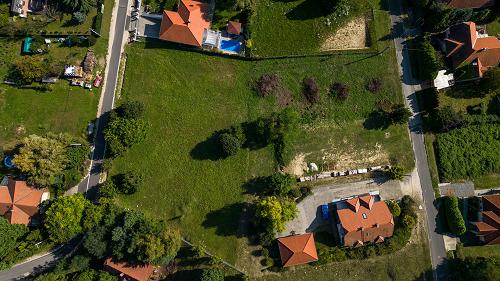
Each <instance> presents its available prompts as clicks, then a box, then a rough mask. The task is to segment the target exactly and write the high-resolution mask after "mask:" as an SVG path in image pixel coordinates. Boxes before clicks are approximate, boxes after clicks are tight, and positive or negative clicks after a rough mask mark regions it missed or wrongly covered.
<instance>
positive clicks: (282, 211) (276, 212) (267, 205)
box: [255, 196, 298, 233]
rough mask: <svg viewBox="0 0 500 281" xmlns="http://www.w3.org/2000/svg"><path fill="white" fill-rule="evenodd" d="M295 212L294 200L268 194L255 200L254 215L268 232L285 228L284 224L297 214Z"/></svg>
mask: <svg viewBox="0 0 500 281" xmlns="http://www.w3.org/2000/svg"><path fill="white" fill-rule="evenodd" d="M297 212H298V211H297V206H296V204H295V202H293V201H291V200H288V199H283V198H277V197H275V196H268V197H265V198H262V199H260V200H259V201H258V202H257V207H256V211H255V217H256V220H257V222H259V223H260V224H261V225H262V226H264V228H265V229H268V230H269V232H270V233H272V232H281V231H283V230H284V229H285V224H286V223H287V222H288V221H290V220H292V219H294V218H295V217H296V216H297Z"/></svg>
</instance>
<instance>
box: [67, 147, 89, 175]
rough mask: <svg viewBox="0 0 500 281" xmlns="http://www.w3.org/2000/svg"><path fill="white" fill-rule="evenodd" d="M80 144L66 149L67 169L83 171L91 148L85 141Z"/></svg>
mask: <svg viewBox="0 0 500 281" xmlns="http://www.w3.org/2000/svg"><path fill="white" fill-rule="evenodd" d="M79 143H80V145H72V146H68V147H67V148H66V151H65V155H66V159H67V162H66V167H65V168H66V169H76V170H78V171H83V168H84V167H85V165H84V163H85V160H87V159H88V157H89V154H90V146H89V144H88V143H87V142H85V141H83V140H81V141H79Z"/></svg>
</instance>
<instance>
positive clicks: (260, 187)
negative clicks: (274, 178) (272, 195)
mask: <svg viewBox="0 0 500 281" xmlns="http://www.w3.org/2000/svg"><path fill="white" fill-rule="evenodd" d="M268 185H269V180H268V177H263V176H259V177H254V178H251V179H249V180H248V181H247V182H245V183H244V184H243V188H244V189H245V194H252V195H258V194H263V193H264V192H265V191H266V190H265V189H266V187H267V186H268Z"/></svg>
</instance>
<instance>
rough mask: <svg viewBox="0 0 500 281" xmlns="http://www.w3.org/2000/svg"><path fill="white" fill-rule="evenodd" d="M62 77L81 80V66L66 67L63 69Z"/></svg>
mask: <svg viewBox="0 0 500 281" xmlns="http://www.w3.org/2000/svg"><path fill="white" fill-rule="evenodd" d="M64 76H65V77H68V78H81V77H83V69H82V67H81V66H76V65H66V67H64Z"/></svg>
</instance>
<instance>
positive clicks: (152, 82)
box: [113, 17, 413, 261]
mask: <svg viewBox="0 0 500 281" xmlns="http://www.w3.org/2000/svg"><path fill="white" fill-rule="evenodd" d="M383 23H385V24H384V25H382V26H383V27H385V28H386V30H388V19H387V17H385V21H384V22H383ZM387 45H388V46H389V42H387ZM127 53H128V59H127V69H126V72H125V84H124V87H123V90H122V96H123V97H124V98H125V99H132V100H141V101H143V102H144V103H145V105H146V119H147V121H148V122H149V126H150V129H149V133H148V136H147V138H146V140H145V141H144V143H142V144H140V145H137V146H136V147H133V148H132V149H131V150H129V151H128V152H127V153H126V154H125V155H124V156H123V157H121V158H118V159H116V161H114V171H113V172H114V173H123V172H127V171H130V170H137V171H141V172H142V173H143V174H144V179H145V180H144V183H143V185H142V188H141V189H140V190H139V191H138V193H136V194H134V195H132V196H121V197H119V198H118V200H119V202H120V203H121V204H122V205H124V206H126V207H129V208H139V209H142V210H143V211H145V212H146V213H148V214H149V215H152V216H157V217H161V218H164V219H167V220H170V221H172V222H173V223H175V224H177V225H178V226H180V228H181V230H182V232H183V234H184V235H185V236H187V237H188V238H190V239H191V240H193V241H194V242H202V243H204V244H206V246H207V247H208V248H209V250H210V251H213V252H215V253H217V254H218V255H220V256H222V257H224V258H226V259H228V260H230V261H235V260H236V258H237V252H236V248H237V246H238V245H237V244H238V241H237V236H238V219H239V217H240V215H241V209H242V204H241V202H242V201H243V200H244V194H245V193H246V192H247V189H246V188H245V187H244V183H245V182H247V181H248V180H249V179H251V178H252V177H254V176H258V175H268V174H271V173H272V172H273V171H274V169H275V167H276V164H275V162H274V159H273V155H272V151H271V149H270V148H264V149H260V150H253V151H249V150H243V151H240V153H239V154H238V155H236V156H234V157H231V158H228V159H224V160H216V159H214V155H213V145H212V144H211V143H210V141H208V142H207V138H209V137H210V136H211V134H212V133H213V132H214V131H216V130H219V129H224V128H227V127H229V126H231V125H235V124H240V123H241V122H244V121H249V120H254V119H256V118H257V117H260V116H265V115H267V114H269V113H270V112H272V111H276V110H278V108H277V106H276V104H275V102H276V100H274V99H273V98H272V97H269V98H266V99H260V98H258V97H257V96H256V94H255V92H254V91H253V89H252V88H253V85H254V83H255V82H254V81H255V80H256V79H257V78H258V77H260V76H261V75H262V74H264V73H277V74H278V75H279V76H280V77H281V79H282V85H283V86H285V87H286V88H287V89H289V90H290V92H291V96H292V100H291V101H290V104H291V106H293V107H296V108H298V109H300V110H302V112H315V113H318V114H319V115H321V116H323V118H322V119H321V120H323V121H322V122H312V123H310V124H309V125H308V126H305V127H304V128H303V133H302V134H301V135H302V136H301V138H300V142H299V144H298V145H297V146H296V147H295V151H296V152H297V153H300V152H304V153H305V152H307V153H309V152H313V155H312V156H311V157H313V158H315V159H319V157H320V156H321V150H322V149H324V152H329V151H331V150H332V149H336V148H339V149H340V148H342V150H343V151H344V153H345V154H348V153H350V152H351V153H353V154H355V153H358V152H359V151H361V150H363V149H367V148H373V147H375V146H380V149H381V151H382V152H383V154H384V155H387V156H388V158H392V159H397V160H398V161H401V162H402V164H403V165H405V166H407V167H410V166H412V165H413V163H412V160H411V157H410V156H409V155H411V147H410V144H409V140H408V137H407V133H406V132H407V131H406V127H405V126H396V127H393V128H390V129H389V130H379V129H366V128H365V127H364V126H363V120H364V119H365V118H366V117H368V115H369V114H370V113H371V112H372V111H373V110H374V108H375V103H376V101H377V100H380V99H382V98H386V99H388V100H391V101H393V102H394V103H399V102H401V92H400V85H399V83H398V80H397V73H396V69H397V68H396V67H395V58H394V51H393V49H388V50H387V51H386V52H383V53H381V54H380V55H377V56H373V55H371V56H370V55H366V54H340V55H336V56H332V57H307V58H297V59H281V60H265V61H252V62H251V61H242V60H238V59H227V58H221V57H219V56H210V55H207V54H200V53H196V52H187V51H179V50H175V49H171V48H169V45H168V44H166V43H160V42H154V43H153V42H147V43H137V44H134V45H132V46H129V49H128V51H127ZM305 77H315V79H316V81H317V83H318V86H319V89H320V93H321V102H320V104H318V105H316V106H314V107H307V104H306V102H305V100H304V98H303V97H302V94H301V91H302V79H303V78H305ZM375 77H377V78H380V79H381V80H382V81H383V83H384V86H383V89H382V91H381V92H380V93H378V94H372V93H370V92H369V91H368V90H366V83H367V80H368V79H369V78H375ZM334 82H345V83H347V84H348V85H349V87H350V89H351V90H350V96H349V98H348V99H347V101H345V102H337V101H336V100H335V99H334V98H332V97H330V96H329V94H328V92H329V91H328V89H329V87H330V85H331V84H332V83H334ZM332 124H333V125H332ZM323 125H327V126H323ZM386 133H387V134H386ZM346 142H347V143H348V144H349V145H346ZM353 157H355V158H357V159H362V160H363V159H365V158H366V155H364V154H355V156H353ZM313 158H311V159H313ZM377 161H379V162H378V164H383V163H386V161H388V159H383V160H380V159H379V160H377ZM377 161H375V162H377ZM372 164H375V163H372Z"/></svg>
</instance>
